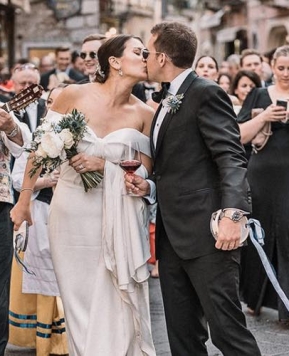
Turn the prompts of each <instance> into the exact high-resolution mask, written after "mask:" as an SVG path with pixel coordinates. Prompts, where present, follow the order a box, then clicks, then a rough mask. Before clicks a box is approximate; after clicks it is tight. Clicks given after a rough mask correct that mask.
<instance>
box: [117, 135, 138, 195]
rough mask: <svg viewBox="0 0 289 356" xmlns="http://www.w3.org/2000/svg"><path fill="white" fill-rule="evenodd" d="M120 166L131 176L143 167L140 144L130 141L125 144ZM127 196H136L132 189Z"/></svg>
mask: <svg viewBox="0 0 289 356" xmlns="http://www.w3.org/2000/svg"><path fill="white" fill-rule="evenodd" d="M119 165H120V167H121V168H122V169H123V170H124V171H125V172H126V173H127V174H130V175H133V174H134V172H135V171H136V170H137V169H138V168H139V167H140V166H141V153H140V149H139V144H138V142H132V141H128V142H126V143H125V144H124V146H123V151H122V155H121V158H120V162H119ZM125 195H130V196H135V195H134V194H133V193H132V191H131V189H129V190H128V191H127V194H125Z"/></svg>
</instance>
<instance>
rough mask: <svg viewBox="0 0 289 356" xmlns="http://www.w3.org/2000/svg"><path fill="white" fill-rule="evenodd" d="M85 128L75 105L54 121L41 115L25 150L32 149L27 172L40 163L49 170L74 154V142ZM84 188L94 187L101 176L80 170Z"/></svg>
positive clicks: (34, 170) (79, 138)
mask: <svg viewBox="0 0 289 356" xmlns="http://www.w3.org/2000/svg"><path fill="white" fill-rule="evenodd" d="M86 131H87V125H86V121H85V116H84V115H83V114H82V113H81V112H78V111H77V110H76V109H73V110H72V113H71V114H66V115H63V116H62V119H61V120H60V121H58V122H50V121H48V120H46V119H45V118H44V119H42V123H41V125H40V126H38V127H37V129H36V130H35V132H34V139H33V141H32V142H31V144H30V147H28V148H26V151H28V152H34V153H35V156H34V157H33V166H34V167H33V168H32V169H31V170H30V172H29V174H30V177H32V176H33V175H34V174H35V173H36V171H37V170H38V169H39V168H40V167H43V168H44V169H45V170H46V173H47V174H49V173H51V172H52V171H54V169H56V168H57V167H58V166H59V165H60V164H62V163H63V162H65V161H67V160H69V159H70V158H72V157H73V156H75V155H76V154H77V153H78V151H77V145H78V143H79V141H80V140H81V139H82V138H83V136H84V134H85V132H86ZM80 176H81V179H82V182H83V185H84V190H85V191H86V192H87V191H88V190H89V189H91V188H95V187H96V186H97V185H98V184H99V183H100V182H101V179H102V178H103V176H102V174H101V173H99V172H85V173H80Z"/></svg>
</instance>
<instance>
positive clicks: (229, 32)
mask: <svg viewBox="0 0 289 356" xmlns="http://www.w3.org/2000/svg"><path fill="white" fill-rule="evenodd" d="M240 30H245V28H244V27H240V26H236V27H229V28H224V29H223V30H220V31H218V32H217V42H233V41H234V40H235V39H236V34H237V32H238V31H240Z"/></svg>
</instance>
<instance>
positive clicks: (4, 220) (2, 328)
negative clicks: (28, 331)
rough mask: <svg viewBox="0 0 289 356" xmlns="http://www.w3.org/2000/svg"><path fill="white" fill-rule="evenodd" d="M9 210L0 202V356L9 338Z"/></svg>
mask: <svg viewBox="0 0 289 356" xmlns="http://www.w3.org/2000/svg"><path fill="white" fill-rule="evenodd" d="M11 208H12V205H11V204H8V203H3V202H0V356H4V352H5V348H6V345H7V342H8V337H9V325H8V312H9V292H10V276H11V264H12V256H13V224H12V221H11V219H10V210H11Z"/></svg>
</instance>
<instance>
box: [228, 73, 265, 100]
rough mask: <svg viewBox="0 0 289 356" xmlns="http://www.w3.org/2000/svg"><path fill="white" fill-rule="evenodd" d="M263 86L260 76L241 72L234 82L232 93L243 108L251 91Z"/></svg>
mask: <svg viewBox="0 0 289 356" xmlns="http://www.w3.org/2000/svg"><path fill="white" fill-rule="evenodd" d="M261 86H262V84H261V79H260V77H259V76H258V74H256V73H255V72H253V71H249V70H239V72H238V73H237V74H236V76H235V78H234V80H233V82H232V86H231V91H230V93H231V95H235V96H236V97H237V98H238V100H239V103H240V105H241V106H242V105H243V103H244V101H245V99H246V97H247V95H248V94H249V93H250V91H251V90H252V89H253V88H256V87H257V88H260V87H261Z"/></svg>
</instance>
